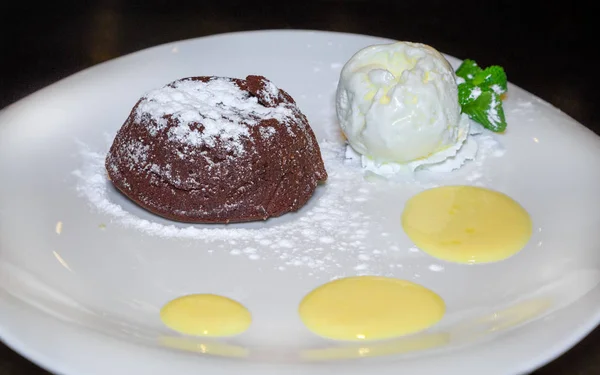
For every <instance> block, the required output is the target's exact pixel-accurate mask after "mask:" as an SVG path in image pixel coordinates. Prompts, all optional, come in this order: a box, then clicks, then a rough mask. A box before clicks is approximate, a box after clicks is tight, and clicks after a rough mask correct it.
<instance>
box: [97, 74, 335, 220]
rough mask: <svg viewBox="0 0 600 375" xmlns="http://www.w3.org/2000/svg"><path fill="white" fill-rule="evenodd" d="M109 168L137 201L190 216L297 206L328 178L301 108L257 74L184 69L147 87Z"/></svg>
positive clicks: (259, 215) (239, 216) (270, 212)
mask: <svg viewBox="0 0 600 375" xmlns="http://www.w3.org/2000/svg"><path fill="white" fill-rule="evenodd" d="M106 169H107V172H108V175H109V178H110V180H111V181H112V183H113V184H114V185H115V186H116V188H117V189H118V190H120V191H121V192H122V193H123V194H125V195H126V196H127V197H129V198H130V199H131V200H132V201H134V202H135V203H137V204H138V205H140V206H142V207H144V208H145V209H147V210H148V211H150V212H152V213H155V214H157V215H160V216H162V217H166V218H169V219H172V220H176V221H183V222H191V223H229V222H243V221H253V220H264V219H267V218H269V217H275V216H280V215H282V214H284V213H286V212H291V211H296V210H298V209H299V208H300V207H302V206H303V205H304V204H305V203H306V202H307V201H308V200H309V199H310V197H311V196H312V195H313V193H314V190H315V189H316V187H317V184H318V183H319V182H320V181H324V180H326V179H327V172H326V171H325V167H324V164H323V160H322V158H321V152H320V149H319V145H318V143H317V140H316V138H315V135H314V133H313V131H312V129H311V127H310V125H309V123H308V120H307V118H306V117H305V116H304V115H303V114H302V112H301V111H300V109H299V108H298V107H297V105H296V103H295V102H294V100H293V99H292V97H291V96H290V95H289V94H287V93H286V92H285V91H283V90H280V89H278V88H277V87H276V86H275V85H274V84H273V83H272V82H270V81H269V80H267V79H266V78H264V77H262V76H248V77H246V79H236V78H227V77H212V76H202V77H189V78H184V79H180V80H177V81H174V82H171V83H169V84H168V85H166V86H164V87H162V88H159V89H156V90H152V91H150V92H148V93H147V94H146V95H144V96H143V97H142V98H141V99H140V100H139V101H138V102H137V103H136V105H135V106H134V107H133V109H132V111H131V113H130V115H129V117H128V118H127V119H126V121H125V123H124V124H123V126H122V127H121V129H120V130H119V131H118V133H117V135H116V137H115V139H114V141H113V144H112V146H111V148H110V150H109V152H108V155H107V157H106Z"/></svg>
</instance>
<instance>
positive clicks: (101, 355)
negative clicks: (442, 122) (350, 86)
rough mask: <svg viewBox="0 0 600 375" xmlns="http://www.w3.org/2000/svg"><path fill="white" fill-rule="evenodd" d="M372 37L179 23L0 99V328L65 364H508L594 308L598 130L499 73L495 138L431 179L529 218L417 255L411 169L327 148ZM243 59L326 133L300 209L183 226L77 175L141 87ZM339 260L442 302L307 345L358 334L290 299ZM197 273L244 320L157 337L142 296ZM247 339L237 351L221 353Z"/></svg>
mask: <svg viewBox="0 0 600 375" xmlns="http://www.w3.org/2000/svg"><path fill="white" fill-rule="evenodd" d="M387 41H388V40H384V39H379V38H373V37H368V36H358V35H348V34H336V33H325V32H308V31H264V32H249V33H236V34H228V35H217V36H211V37H206V38H200V39H195V40H188V41H182V42H176V43H171V44H167V45H162V46H158V47H155V48H151V49H148V50H145V51H141V52H138V53H134V54H131V55H128V56H125V57H122V58H119V59H116V60H113V61H110V62H107V63H104V64H100V65H98V66H95V67H93V68H91V69H88V70H85V71H83V72H80V73H78V74H75V75H73V76H71V77H69V78H67V79H65V80H62V81H60V82H58V83H56V84H54V85H52V86H50V87H48V88H45V89H43V90H41V91H39V92H37V93H36V94H34V95H31V96H29V97H27V98H25V99H23V100H21V101H20V102H18V103H16V104H14V105H11V106H9V107H8V108H6V109H4V110H3V111H2V112H1V113H0V175H1V176H2V182H1V184H0V267H1V269H0V286H1V289H0V337H2V339H3V340H4V341H5V342H6V343H7V344H8V345H10V346H11V347H13V348H15V349H16V350H18V351H19V352H21V353H22V354H24V355H25V356H27V357H28V358H30V359H32V360H33V361H35V362H37V363H38V364H40V365H42V366H44V367H46V368H48V369H51V370H54V371H57V372H59V373H62V374H65V375H81V374H89V375H95V374H98V375H105V374H114V375H118V374H127V375H129V374H145V375H152V374H167V373H169V374H192V373H198V372H202V373H207V374H260V375H267V374H282V373H285V374H330V373H331V371H338V372H339V373H343V374H348V375H352V374H364V373H366V372H367V371H371V372H373V373H377V374H397V373H398V372H399V371H401V372H403V373H409V374H439V373H441V371H443V373H444V374H488V375H491V374H509V373H510V374H512V373H519V372H526V371H530V370H532V369H534V368H535V367H537V366H540V365H542V364H543V363H545V362H547V361H549V360H550V359H552V358H554V357H556V356H557V355H559V354H560V353H562V352H563V351H565V350H566V349H568V348H569V347H571V346H572V345H574V344H575V343H576V342H577V341H578V340H580V339H581V338H582V337H583V336H584V335H585V334H586V333H588V332H589V331H590V330H591V329H593V328H594V327H595V326H596V324H597V323H598V321H599V319H600V303H599V301H600V288H599V287H598V286H597V285H598V281H600V252H599V251H598V242H599V239H600V235H599V234H598V228H600V210H599V209H598V208H599V207H598V206H597V205H598V203H597V202H598V200H597V183H598V181H600V140H599V138H598V137H596V136H595V135H594V134H593V133H592V132H590V131H589V130H587V129H586V128H584V127H583V126H581V125H580V124H578V123H577V122H575V121H574V120H572V119H571V118H569V117H568V116H566V115H565V114H563V113H561V112H560V111H559V110H557V109H556V108H553V107H552V106H550V105H549V104H547V103H545V102H544V101H542V100H540V99H538V98H536V97H534V96H532V95H531V94H529V93H527V92H525V91H523V90H521V89H519V88H518V87H515V86H514V85H511V86H510V87H509V95H508V99H507V100H506V102H505V110H506V113H507V117H508V123H509V128H508V129H509V130H508V132H507V133H506V134H505V135H497V136H496V139H497V140H498V141H499V142H500V143H501V144H502V146H503V147H504V149H505V154H504V155H503V156H501V157H496V156H493V155H491V156H489V157H487V158H485V159H484V160H479V164H481V165H480V166H478V165H476V164H477V163H476V162H473V163H470V164H468V165H467V166H465V168H464V169H462V170H461V171H459V172H458V173H455V174H452V175H451V176H450V177H447V178H444V179H443V180H442V181H441V183H466V184H479V185H484V186H488V187H492V188H494V189H497V190H501V191H503V192H505V193H507V194H509V195H510V196H512V197H513V198H515V199H516V200H517V201H519V202H521V204H522V205H523V206H524V207H525V208H526V209H527V210H528V211H529V212H530V214H531V215H532V219H533V221H534V228H535V233H534V235H533V237H532V239H531V241H530V243H529V244H528V246H527V247H526V248H525V249H524V250H523V251H522V252H520V253H519V254H517V255H515V256H514V257H512V258H510V259H508V260H506V261H503V262H499V263H495V264H487V265H475V266H465V265H457V264H450V263H446V262H442V261H438V260H436V259H433V258H431V257H430V256H428V255H426V254H424V253H421V252H418V251H416V250H415V249H414V248H412V245H411V243H410V241H409V240H408V239H407V237H406V236H405V234H404V233H403V231H402V229H401V227H400V224H399V216H400V213H401V210H402V208H403V203H404V201H405V200H406V199H407V198H408V197H410V196H411V195H412V194H414V193H415V192H417V191H419V190H421V189H423V188H424V186H426V185H422V184H416V183H407V184H402V183H400V184H391V183H386V182H384V181H379V180H373V179H370V178H368V179H364V178H363V177H362V175H361V171H360V169H359V168H357V166H356V165H354V164H352V163H351V162H350V163H348V162H347V163H344V161H343V146H342V144H341V141H340V139H339V134H338V131H337V130H336V129H337V128H336V124H335V113H334V107H333V95H334V91H335V87H336V83H337V79H338V74H339V71H340V69H341V67H342V64H343V63H344V62H345V61H346V60H347V59H348V58H349V57H350V56H351V55H352V54H353V53H354V52H356V51H357V50H359V49H360V48H362V47H364V46H367V45H369V44H374V43H381V42H387ZM449 59H450V61H451V62H452V63H453V64H454V65H455V66H456V64H457V63H458V60H456V59H454V58H451V57H449ZM247 74H262V75H265V76H266V77H268V78H269V79H271V80H272V81H273V82H274V83H275V84H276V85H278V86H279V87H281V88H283V89H285V90H287V91H288V92H289V93H290V94H291V95H292V96H293V97H295V98H296V100H297V102H298V104H299V106H300V108H301V109H302V110H303V111H304V113H305V114H306V115H307V116H308V118H309V120H310V121H311V124H312V126H313V128H314V129H315V132H316V133H317V136H318V138H319V139H320V142H321V143H322V145H323V146H322V147H323V148H324V154H325V155H326V159H327V160H326V167H327V168H328V171H329V174H330V180H329V182H328V183H327V184H326V185H325V186H323V187H320V188H319V189H318V190H317V192H316V194H315V196H314V197H313V198H312V199H311V200H310V202H309V204H308V205H307V206H306V207H304V208H303V209H302V210H301V211H300V212H299V213H296V214H288V215H285V216H284V217H281V218H278V219H275V220H269V221H267V222H266V223H252V224H241V225H231V226H230V227H229V228H234V229H223V227H222V226H221V227H220V228H219V227H215V226H212V227H211V226H201V225H196V226H193V227H192V228H188V229H185V227H188V226H187V225H181V224H177V223H169V222H168V221H166V220H163V219H160V218H157V217H154V216H153V215H150V214H148V213H147V212H145V211H143V210H141V209H139V208H138V207H136V206H135V205H133V204H132V203H130V202H129V201H127V200H125V199H124V198H122V197H121V196H119V195H118V194H116V193H115V191H114V189H112V188H111V187H110V184H109V183H108V182H107V181H106V180H104V178H103V177H99V179H94V177H96V178H98V176H101V175H95V174H94V173H95V172H97V171H100V172H101V164H99V163H101V160H102V157H103V153H104V152H106V150H107V146H108V142H110V137H111V136H112V135H113V134H114V133H115V132H116V130H117V129H118V128H119V127H120V126H121V124H122V122H123V121H124V119H125V118H126V116H127V115H128V113H129V111H130V109H131V107H132V106H133V104H134V103H135V102H136V100H137V99H138V98H139V97H140V96H141V95H142V94H143V93H144V92H145V91H147V90H149V89H152V88H156V87H159V86H162V85H163V84H165V83H168V82H170V81H172V80H175V79H177V78H181V77H185V76H193V75H222V76H233V77H245V76H246V75H247ZM509 75H510V72H509ZM326 140H328V141H329V143H325V141H326ZM86 150H87V151H86ZM94 152H97V154H94ZM116 205H118V206H116ZM119 207H121V208H122V210H121V211H118V208H119ZM352 215H355V216H352ZM142 219H146V221H141V220H142ZM59 222H60V223H61V224H58V223H59ZM351 224H354V225H355V226H354V227H350V225H351ZM169 225H172V226H169ZM262 227H268V228H271V229H270V230H262V231H261V230H260V229H261V228H262ZM203 228H204V229H203ZM159 234H162V235H163V236H162V237H161V236H159ZM257 234H258V235H259V237H257ZM260 236H262V237H260ZM269 241H270V242H269ZM253 249H254V250H253ZM236 253H239V254H236ZM354 274H384V275H392V276H395V277H399V278H403V279H408V280H412V281H415V282H418V283H420V284H422V285H424V286H426V287H428V288H431V289H433V290H434V291H436V292H437V293H438V294H440V295H441V296H442V297H443V298H444V299H445V301H446V303H447V308H448V309H447V314H446V316H445V317H444V319H443V321H442V322H440V323H439V324H438V325H436V326H435V327H433V328H432V329H430V330H429V331H427V332H425V333H422V334H420V335H417V336H415V337H408V338H405V339H401V340H397V341H394V342H392V343H388V344H385V346H381V345H379V346H376V345H375V346H372V345H367V346H366V348H367V349H369V350H370V352H371V353H381V352H391V354H389V355H386V356H381V357H374V358H361V359H356V358H342V359H334V360H327V361H317V362H315V361H312V360H307V359H306V358H305V356H304V355H305V354H306V353H307V351H308V353H313V354H314V353H315V352H314V350H320V351H317V352H316V353H317V355H319V354H320V355H322V354H323V353H329V355H336V353H337V354H339V355H346V356H348V355H350V356H352V355H354V356H356V357H358V356H359V353H362V354H365V353H366V352H367V351H368V350H365V345H363V346H362V349H360V347H357V346H352V345H340V344H338V343H332V342H329V341H325V340H322V339H319V338H317V337H315V336H314V335H312V334H310V333H309V332H308V331H307V330H306V329H305V328H304V327H303V326H302V325H301V323H300V321H299V318H298V316H297V306H298V303H299V301H300V299H301V298H302V297H303V296H304V294H305V293H307V292H308V291H309V290H311V289H312V288H314V287H316V286H318V285H320V284H322V283H324V282H326V281H328V280H330V279H331V278H333V277H338V276H342V275H354ZM201 292H211V293H218V294H223V295H226V296H229V297H232V298H235V299H237V300H239V301H240V302H242V303H243V304H244V305H246V306H247V307H249V309H250V310H251V312H252V314H253V317H254V321H253V324H252V326H251V328H250V329H249V330H248V331H247V332H246V333H244V334H242V335H240V336H238V337H234V338H232V339H229V340H224V341H219V340H194V339H188V341H185V339H181V340H180V341H173V340H174V339H173V337H175V336H176V335H174V334H173V333H171V332H170V331H169V330H168V329H166V328H165V327H164V326H163V325H162V323H161V321H160V319H159V316H158V311H159V308H160V307H161V306H162V305H163V304H164V303H165V302H167V301H168V300H170V299H172V298H174V297H178V296H180V295H183V294H187V293H201ZM161 337H162V339H161ZM164 337H171V338H170V339H164ZM165 340H166V341H167V342H166V343H165ZM168 340H171V341H168ZM424 340H425V341H424ZM169 342H170V345H168V343H169ZM331 347H338V348H339V347H342V348H344V349H343V350H340V349H336V350H337V351H335V350H334V351H331ZM327 348H330V349H329V350H330V351H327V350H328V349H327ZM244 350H248V353H249V355H248V357H247V358H230V357H228V355H232V354H236V353H238V354H239V353H240V351H242V352H243V351H244ZM311 350H312V352H311ZM323 350H325V351H323ZM202 351H207V352H209V353H210V352H212V353H214V354H217V355H216V356H215V355H210V354H209V353H205V354H204V355H203V354H202V353H201V352H202ZM332 353H333V354H332ZM340 353H341V354H340ZM207 354H208V355H207Z"/></svg>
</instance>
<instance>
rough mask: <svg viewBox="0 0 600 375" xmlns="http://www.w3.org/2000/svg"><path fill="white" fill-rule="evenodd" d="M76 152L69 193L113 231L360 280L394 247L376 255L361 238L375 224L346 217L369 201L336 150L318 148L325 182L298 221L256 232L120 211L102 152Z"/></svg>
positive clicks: (327, 145) (357, 175) (334, 146)
mask: <svg viewBox="0 0 600 375" xmlns="http://www.w3.org/2000/svg"><path fill="white" fill-rule="evenodd" d="M108 138H109V139H110V138H111V137H108ZM81 146H82V147H81V151H80V156H81V158H82V160H83V165H82V166H81V168H80V169H78V170H76V171H74V175H75V176H77V177H78V178H77V185H76V189H77V191H78V192H79V194H80V195H81V196H83V197H85V198H86V199H87V200H88V201H89V202H90V203H91V206H92V207H93V208H94V209H95V210H96V211H98V212H100V213H102V214H106V215H108V216H110V218H111V219H112V222H113V223H114V224H118V225H121V226H124V227H127V228H132V229H135V230H138V231H141V232H143V233H145V234H147V235H151V236H157V237H162V238H178V239H193V240H199V241H202V242H204V243H213V245H211V248H217V249H219V248H222V249H228V250H227V252H229V254H231V255H232V256H236V257H246V258H248V259H249V260H257V261H258V260H261V259H273V258H276V259H277V269H278V270H285V269H289V268H290V267H292V268H294V267H305V268H308V269H311V270H314V271H325V272H332V271H333V270H335V269H339V268H342V267H343V266H342V265H343V264H347V263H349V264H351V265H352V264H354V265H353V266H352V267H353V268H355V270H356V271H361V272H363V273H378V271H377V267H379V268H385V269H387V268H388V267H387V264H385V263H384V264H381V265H377V264H379V263H381V259H382V257H383V256H384V255H385V254H386V251H387V250H386V248H390V247H392V246H394V245H395V240H394V239H393V238H389V239H388V240H387V245H385V244H384V245H383V248H379V249H373V246H372V245H371V244H370V243H369V240H368V239H369V236H373V235H377V234H378V233H382V232H383V231H382V229H381V227H380V224H379V223H378V222H377V220H373V218H372V217H371V216H370V215H369V214H367V213H365V212H363V211H359V210H354V211H348V207H350V206H351V205H352V204H353V202H354V201H357V200H358V201H360V202H367V201H369V200H370V199H372V197H373V196H375V195H376V194H374V192H373V190H372V189H371V188H370V187H369V186H370V184H369V183H368V182H366V181H364V180H363V179H362V177H361V171H360V170H357V169H354V168H349V167H348V166H347V165H346V162H345V158H344V146H343V145H342V144H338V143H332V142H327V141H324V142H322V144H321V152H322V155H323V159H324V161H325V164H326V168H327V170H328V173H329V178H328V181H327V183H326V184H325V185H324V186H320V187H319V188H318V189H317V190H318V192H319V194H316V195H318V196H314V197H313V198H311V201H309V204H308V205H307V206H308V207H305V208H304V209H303V212H302V214H297V215H298V216H297V217H294V218H293V219H292V220H283V222H278V221H277V220H270V221H269V222H260V223H257V224H259V225H260V227H259V228H248V227H247V226H244V225H243V224H240V225H231V224H229V225H227V226H218V225H186V224H181V223H173V222H169V221H167V220H164V219H162V218H159V217H156V216H153V215H151V214H149V213H146V212H145V211H143V210H141V209H139V208H138V207H136V206H135V204H133V203H131V202H128V201H127V203H124V204H127V208H125V206H121V205H120V204H118V203H117V199H116V197H117V196H118V193H116V191H115V190H114V189H113V188H112V186H111V182H110V181H108V179H107V178H106V171H105V170H104V158H105V155H106V153H105V152H97V151H92V150H90V149H89V147H87V146H86V145H83V144H82V145H81ZM357 181H358V184H357ZM135 212H139V214H138V215H139V216H138V215H136V214H135ZM146 217H148V218H146ZM103 221H104V220H103ZM314 271H312V272H314ZM379 273H381V270H380V271H379Z"/></svg>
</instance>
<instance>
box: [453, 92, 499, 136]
mask: <svg viewBox="0 0 600 375" xmlns="http://www.w3.org/2000/svg"><path fill="white" fill-rule="evenodd" d="M462 109H463V112H464V113H466V114H467V115H468V116H469V117H470V118H471V119H473V120H474V121H476V122H478V123H480V124H481V125H483V127H485V128H487V129H489V130H491V131H493V132H497V133H500V132H503V131H504V130H505V129H506V118H505V116H504V110H503V109H502V101H501V100H500V97H499V95H497V94H496V93H494V92H492V91H483V92H481V94H480V95H479V96H478V97H477V98H476V99H475V100H472V101H471V102H469V103H467V104H466V105H464V106H463V107H462Z"/></svg>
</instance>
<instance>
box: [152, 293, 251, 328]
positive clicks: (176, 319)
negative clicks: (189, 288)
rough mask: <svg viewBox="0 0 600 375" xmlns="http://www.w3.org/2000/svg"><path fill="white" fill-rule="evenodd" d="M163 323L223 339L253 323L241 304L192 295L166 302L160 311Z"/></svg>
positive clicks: (216, 297)
mask: <svg viewBox="0 0 600 375" xmlns="http://www.w3.org/2000/svg"><path fill="white" fill-rule="evenodd" d="M160 317H161V319H162V321H163V323H164V324H165V325H166V326H167V327H169V328H171V329H173V330H175V331H177V332H180V333H183V334H186V335H194V336H207V337H222V336H233V335H237V334H240V333H242V332H244V331H245V330H247V329H248V327H249V326H250V323H251V322H252V316H251V315H250V312H249V311H248V310H247V309H246V308H245V307H244V306H243V305H241V304H240V303H238V302H236V301H234V300H232V299H229V298H227V297H222V296H218V295H214V294H190V295H187V296H183V297H179V298H176V299H174V300H172V301H170V302H169V303H167V304H166V305H165V306H163V308H162V309H161V311H160Z"/></svg>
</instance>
